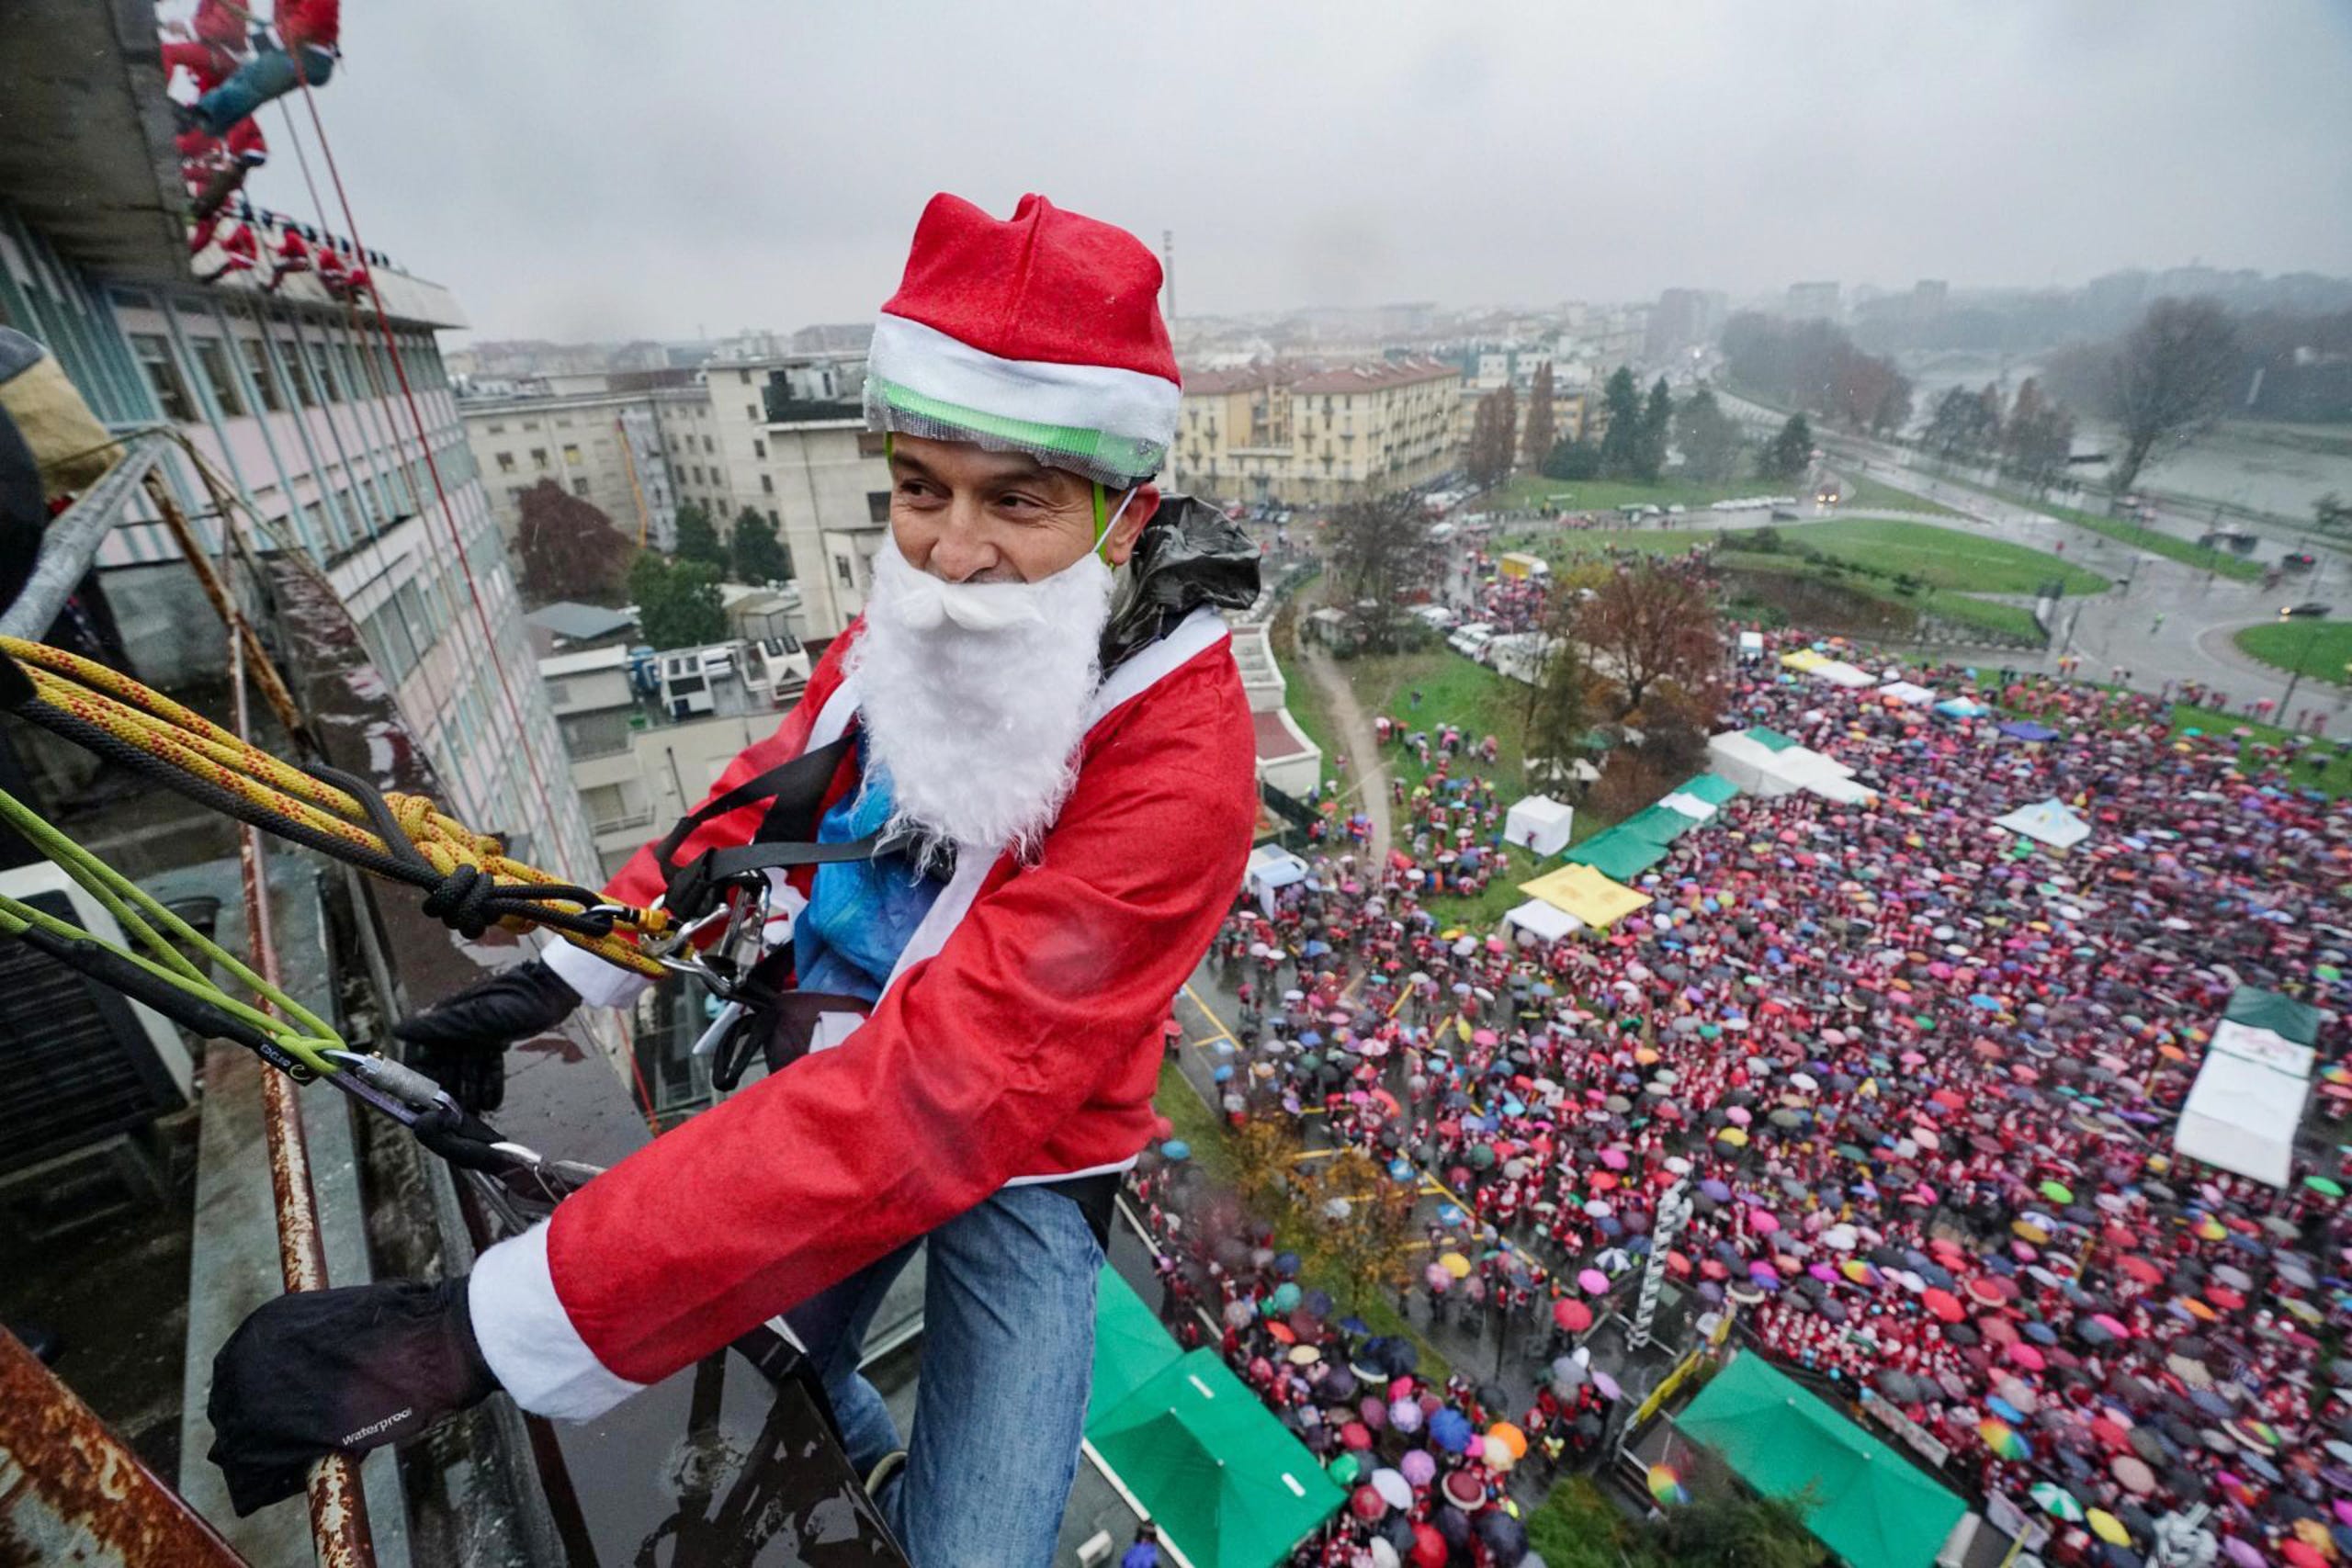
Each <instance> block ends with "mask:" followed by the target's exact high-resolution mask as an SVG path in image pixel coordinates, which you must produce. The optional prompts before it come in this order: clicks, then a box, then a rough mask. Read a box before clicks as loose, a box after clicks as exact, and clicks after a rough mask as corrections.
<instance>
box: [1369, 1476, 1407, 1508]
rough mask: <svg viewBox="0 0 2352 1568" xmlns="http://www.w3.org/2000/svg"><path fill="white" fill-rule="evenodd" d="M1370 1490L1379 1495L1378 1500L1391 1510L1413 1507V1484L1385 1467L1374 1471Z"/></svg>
mask: <svg viewBox="0 0 2352 1568" xmlns="http://www.w3.org/2000/svg"><path fill="white" fill-rule="evenodd" d="M1372 1489H1373V1490H1374V1492H1377V1493H1379V1494H1380V1500H1381V1501H1382V1502H1384V1503H1385V1504H1387V1505H1388V1506H1390V1507H1392V1508H1409V1507H1411V1506H1413V1484H1412V1483H1411V1482H1409V1481H1407V1480H1406V1479H1405V1477H1404V1476H1403V1475H1402V1474H1400V1473H1398V1472H1396V1471H1393V1470H1389V1469H1386V1468H1385V1467H1384V1468H1382V1469H1379V1470H1375V1471H1374V1472H1372Z"/></svg>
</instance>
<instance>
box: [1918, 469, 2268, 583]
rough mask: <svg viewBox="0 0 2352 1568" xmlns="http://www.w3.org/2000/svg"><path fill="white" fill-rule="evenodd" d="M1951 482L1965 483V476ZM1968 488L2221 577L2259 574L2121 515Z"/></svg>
mask: <svg viewBox="0 0 2352 1568" xmlns="http://www.w3.org/2000/svg"><path fill="white" fill-rule="evenodd" d="M1954 482H1957V483H1961V484H1966V483H1967V481H1966V480H1964V479H1962V480H1957V481H1954ZM1968 488H1970V489H1971V490H1979V491H1985V493H1986V494H1988V495H1995V496H1998V497H1999V498H2000V499H2001V500H2003V501H2007V502H2013V503H2014V504H2016V505H2018V506H2030V507H2032V508H2033V509H2034V510H2035V511H2037V512H2043V513H2048V514H2049V515H2051V516H2052V517H2056V518H2059V519H2061V520H2063V521H2064V522H2068V523H2072V524H2073V525H2075V526H2076V527H2077V528H2087V529H2089V530H2090V531H2091V532H2092V533H2094V534H2104V535H2105V536H2107V537H2109V538H2110V539H2113V540H2114V541H2116V543H2118V544H2122V545H2130V546H2132V547H2134V548H2137V549H2143V550H2145V551H2147V552H2148V553H2149V554H2150V555H2156V556H2163V557H2164V558H2165V559H2167V560H2177V561H2179V562H2180V563H2181V564H2182V565H2184V566H2193V567H2195V568H2197V569H2198V570H2200V571H2211V572H2215V573H2218V574H2219V575H2221V576H2222V577H2230V578H2235V579H2236V580H2237V581H2241V582H2252V581H2256V580H2257V579H2258V578H2260V577H2261V576H2262V565H2261V563H2260V562H2258V561H2250V560H2247V559H2246V558H2245V557H2243V556H2238V555H2233V554H2232V553H2231V552H2229V551H2228V550H2215V549H2208V548H2206V547H2204V546H2203V545H2200V544H2199V543H2198V542H2197V541H2196V540H2194V539H2184V538H2182V537H2181V536H2178V535H2177V534H2165V533H2160V532H2158V531H2157V530H2155V529H2154V528H2143V527H2142V526H2140V525H2138V524H2137V523H2127V522H2125V521H2124V520H2123V519H2122V518H2120V517H2109V516H2107V515H2106V514H2105V513H2098V512H2086V511H2084V510H2083V509H2082V508H2081V507H2079V506H2062V505H2060V504H2059V503H2058V502H2053V501H2040V500H2036V499H2035V498H2034V497H2032V496H2028V495H2018V494H2017V493H2015V492H2014V491H1991V490H1985V486H1983V485H1969V487H1968Z"/></svg>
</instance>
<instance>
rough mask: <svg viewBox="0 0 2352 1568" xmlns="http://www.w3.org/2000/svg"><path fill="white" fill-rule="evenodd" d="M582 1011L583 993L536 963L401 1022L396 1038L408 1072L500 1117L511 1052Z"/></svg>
mask: <svg viewBox="0 0 2352 1568" xmlns="http://www.w3.org/2000/svg"><path fill="white" fill-rule="evenodd" d="M579 1005H580V993H579V992H577V991H575V990H573V989H572V988H571V987H570V986H567V985H565V984H564V983H563V980H562V978H561V977H560V976H558V975H557V974H556V972H555V971H554V970H552V969H550V968H548V966H547V965H546V964H542V963H540V962H539V961H538V960H537V959H536V958H535V959H533V960H531V961H530V962H529V963H527V964H516V965H515V967H513V968H512V969H508V970H504V971H503V972H501V973H499V974H497V975H493V976H491V977H490V978H489V979H487V980H484V981H483V982H482V983H481V985H479V986H469V987H467V988H466V989H464V990H462V991H459V992H458V994H457V995H456V996H454V997H451V998H447V1000H446V1001H443V1002H442V1003H441V1004H440V1005H439V1006H437V1007H432V1008H428V1009H426V1010H424V1011H423V1012H421V1013H418V1014H417V1015H416V1016H415V1017H414V1018H406V1019H402V1020H401V1021H400V1022H398V1023H396V1024H394V1025H392V1034H393V1037H394V1038H395V1039H398V1040H400V1041H401V1042H403V1043H406V1044H407V1046H408V1047H409V1049H408V1062H409V1066H413V1067H414V1068H415V1069H416V1070H417V1071H418V1072H421V1073H423V1074H424V1076H425V1077H429V1078H431V1079H432V1080H433V1081H434V1082H435V1083H437V1084H439V1085H440V1086H441V1087H442V1088H443V1089H447V1090H448V1091H449V1093H450V1095H451V1096H453V1097H454V1098H455V1099H456V1100H457V1101H458V1104H460V1105H463V1106H465V1107H466V1108H467V1109H468V1110H469V1111H495V1110H497V1109H498V1108H499V1106H500V1105H502V1104H503V1103H504V1101H505V1100H506V1061H505V1055H506V1047H507V1046H509V1045H511V1044H513V1043H515V1041H517V1040H526V1039H528V1038H530V1037H531V1036H532V1035H534V1034H539V1033H543V1032H546V1031H548V1030H550V1029H553V1028H554V1027H555V1026H556V1025H557V1024H559V1023H561V1022H562V1021H564V1020H565V1019H566V1018H568V1017H570V1016H571V1010H572V1009H573V1008H576V1007H578V1006H579Z"/></svg>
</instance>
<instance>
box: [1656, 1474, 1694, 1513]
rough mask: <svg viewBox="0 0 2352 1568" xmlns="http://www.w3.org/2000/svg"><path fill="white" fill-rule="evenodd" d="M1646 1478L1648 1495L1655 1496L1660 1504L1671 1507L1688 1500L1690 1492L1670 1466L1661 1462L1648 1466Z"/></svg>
mask: <svg viewBox="0 0 2352 1568" xmlns="http://www.w3.org/2000/svg"><path fill="white" fill-rule="evenodd" d="M1648 1479H1649V1488H1650V1495H1651V1496H1652V1497H1655V1498H1657V1501H1658V1503H1659V1504H1660V1505H1661V1506H1665V1507H1673V1506H1677V1505H1679V1504H1682V1503H1688V1502H1689V1501H1691V1494H1690V1493H1689V1492H1688V1491H1686V1490H1684V1488H1683V1485H1682V1478H1681V1477H1680V1476H1679V1475H1677V1474H1675V1473H1674V1471H1673V1470H1672V1468H1671V1467H1669V1466H1667V1465H1663V1464H1654V1465H1652V1466H1650V1472H1649V1478H1648Z"/></svg>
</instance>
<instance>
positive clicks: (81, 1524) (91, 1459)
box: [0, 1330, 244, 1568]
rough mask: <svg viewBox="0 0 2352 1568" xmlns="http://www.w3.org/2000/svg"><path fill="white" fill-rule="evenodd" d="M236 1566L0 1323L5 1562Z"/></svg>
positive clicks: (0, 1519) (0, 1506) (0, 1510)
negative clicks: (1, 1328) (1, 1327)
mask: <svg viewBox="0 0 2352 1568" xmlns="http://www.w3.org/2000/svg"><path fill="white" fill-rule="evenodd" d="M19 1562H23V1563H34V1562H86V1563H91V1564H112V1565H116V1568H240V1565H242V1564H243V1562H244V1559H243V1558H242V1557H240V1556H238V1555H237V1554H236V1552H235V1551H233V1550H232V1549H231V1547H230V1545H229V1543H228V1542H227V1541H225V1540H221V1539H220V1536H219V1535H218V1534H217V1533H215V1532H214V1530H213V1529H212V1527H211V1526H210V1525H209V1524H207V1523H205V1521H204V1516H203V1515H201V1514H199V1513H198V1512H197V1511H196V1510H195V1509H194V1508H191V1507H189V1506H187V1502H186V1501H185V1500H184V1499H182V1498H181V1496H180V1495H179V1494H178V1493H176V1492H174V1491H173V1490H172V1489H171V1488H170V1487H169V1486H166V1485H164V1483H163V1482H162V1480H160V1479H159V1478H158V1477H157V1476H156V1474H155V1472H153V1471H152V1470H149V1469H148V1468H147V1467H146V1466H145V1465H144V1464H141V1462H140V1461H139V1456H138V1455H137V1454H135V1453H132V1452H131V1451H130V1449H129V1448H128V1447H126V1446H125V1445H124V1443H123V1441H122V1439H121V1438H118V1437H116V1436H115V1435H114V1433H113V1432H112V1431H111V1430H110V1429H108V1427H107V1424H106V1423H105V1422H103V1421H101V1420H99V1419H98V1417H97V1416H96V1413H95V1412H93V1411H92V1410H91V1409H90V1407H89V1406H88V1405H86V1404H83V1403H82V1402H81V1400H80V1399H79V1398H77V1397H75V1395H74V1391H73V1390H72V1389H70V1388H67V1387H66V1386H65V1384H64V1383H63V1382H60V1381H59V1380H58V1377H57V1375H56V1374H55V1373H54V1372H51V1371H50V1370H49V1369H48V1368H47V1367H44V1366H42V1365H41V1364H40V1361H39V1360H37V1359H34V1356H33V1353H32V1352H31V1351H30V1350H28V1349H26V1348H24V1347H23V1346H22V1345H19V1344H18V1343H17V1339H16V1337H15V1336H14V1335H11V1334H9V1333H7V1332H6V1330H0V1563H6V1564H11V1565H13V1564H16V1563H19Z"/></svg>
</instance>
